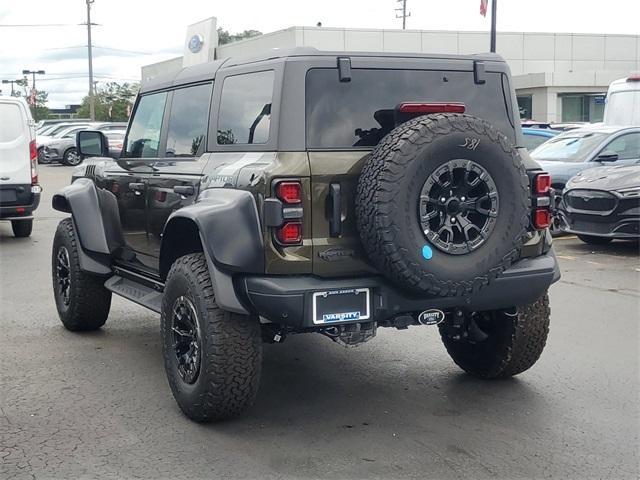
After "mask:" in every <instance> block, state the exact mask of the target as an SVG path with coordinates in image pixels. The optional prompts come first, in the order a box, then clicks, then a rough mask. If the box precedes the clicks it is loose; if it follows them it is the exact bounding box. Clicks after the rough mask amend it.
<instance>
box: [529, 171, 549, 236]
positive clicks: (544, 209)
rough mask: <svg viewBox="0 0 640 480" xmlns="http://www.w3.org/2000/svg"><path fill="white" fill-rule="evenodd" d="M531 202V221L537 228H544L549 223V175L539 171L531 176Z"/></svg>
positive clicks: (547, 226)
mask: <svg viewBox="0 0 640 480" xmlns="http://www.w3.org/2000/svg"><path fill="white" fill-rule="evenodd" d="M532 191H533V195H532V196H531V203H532V206H533V212H532V216H531V223H532V224H533V226H534V227H535V228H536V229H538V230H544V229H545V228H549V226H550V225H551V203H552V202H551V200H552V199H551V197H552V194H553V190H552V189H551V175H549V174H548V173H539V174H537V175H536V176H535V177H533V181H532Z"/></svg>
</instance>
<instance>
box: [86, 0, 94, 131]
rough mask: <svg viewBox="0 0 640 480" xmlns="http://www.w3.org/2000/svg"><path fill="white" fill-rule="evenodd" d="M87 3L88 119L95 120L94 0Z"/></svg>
mask: <svg viewBox="0 0 640 480" xmlns="http://www.w3.org/2000/svg"><path fill="white" fill-rule="evenodd" d="M86 1H87V56H88V57H89V117H90V118H91V120H95V119H96V101H95V98H94V97H93V94H94V91H93V53H92V50H91V49H92V45H91V4H92V3H93V1H94V0H86Z"/></svg>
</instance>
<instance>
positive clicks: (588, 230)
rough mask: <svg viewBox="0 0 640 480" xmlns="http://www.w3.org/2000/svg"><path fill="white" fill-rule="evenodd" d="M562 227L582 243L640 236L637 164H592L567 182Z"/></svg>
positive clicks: (639, 198) (639, 166) (603, 242)
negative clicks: (601, 165) (611, 165)
mask: <svg viewBox="0 0 640 480" xmlns="http://www.w3.org/2000/svg"><path fill="white" fill-rule="evenodd" d="M560 213H561V215H563V216H564V220H565V222H566V228H565V230H566V231H568V232H570V233H575V234H576V235H578V238H579V239H580V240H582V241H583V242H586V243H592V244H605V243H609V242H610V241H611V240H613V239H636V238H640V164H636V165H629V166H622V165H620V166H615V167H602V168H592V169H590V170H585V171H584V172H581V173H579V174H578V175H576V176H575V177H573V178H572V179H571V180H569V182H568V183H567V186H566V189H565V193H564V202H563V206H562V209H561V211H560Z"/></svg>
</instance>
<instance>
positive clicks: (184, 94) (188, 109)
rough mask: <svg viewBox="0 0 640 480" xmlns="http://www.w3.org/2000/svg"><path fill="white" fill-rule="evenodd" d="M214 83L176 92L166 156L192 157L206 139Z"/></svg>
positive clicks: (170, 117)
mask: <svg viewBox="0 0 640 480" xmlns="http://www.w3.org/2000/svg"><path fill="white" fill-rule="evenodd" d="M211 90H212V84H211V83H208V84H206V85H196V86H194V87H187V88H181V89H179V90H175V91H174V92H173V100H172V101H171V113H170V114H169V126H168V131H167V148H166V150H165V156H167V157H193V156H194V155H196V154H197V153H198V149H199V148H200V145H201V144H202V141H203V140H204V137H205V135H206V131H207V124H208V120H209V105H210V104H211Z"/></svg>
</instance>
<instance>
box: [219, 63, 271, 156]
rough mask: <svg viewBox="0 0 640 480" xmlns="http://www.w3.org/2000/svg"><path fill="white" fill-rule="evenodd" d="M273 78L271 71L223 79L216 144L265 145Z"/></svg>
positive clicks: (269, 121) (269, 117) (267, 133)
mask: <svg viewBox="0 0 640 480" xmlns="http://www.w3.org/2000/svg"><path fill="white" fill-rule="evenodd" d="M273 79H274V73H273V71H272V70H269V71H265V72H257V73H247V74H243V75H235V76H232V77H227V78H225V80H224V84H223V85H222V99H221V101H220V114H219V116H218V144H219V145H230V144H234V143H243V144H253V143H267V141H268V140H269V127H270V123H271V100H272V96H273Z"/></svg>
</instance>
